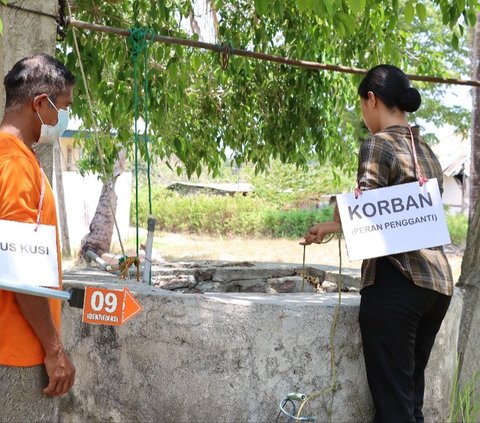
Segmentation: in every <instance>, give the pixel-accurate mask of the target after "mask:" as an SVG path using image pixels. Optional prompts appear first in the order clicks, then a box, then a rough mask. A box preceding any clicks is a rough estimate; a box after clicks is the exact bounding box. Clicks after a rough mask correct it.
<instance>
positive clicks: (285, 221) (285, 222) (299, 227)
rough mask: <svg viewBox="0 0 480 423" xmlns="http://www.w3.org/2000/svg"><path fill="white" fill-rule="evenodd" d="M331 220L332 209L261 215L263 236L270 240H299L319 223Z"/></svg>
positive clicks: (279, 211) (269, 212)
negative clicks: (270, 238)
mask: <svg viewBox="0 0 480 423" xmlns="http://www.w3.org/2000/svg"><path fill="white" fill-rule="evenodd" d="M332 219H333V209H332V208H331V207H324V208H321V209H319V210H272V211H266V212H264V213H263V235H265V236H269V237H272V238H300V237H302V236H304V235H305V233H307V231H308V229H309V228H311V227H312V226H313V225H315V224H316V223H319V222H326V221H329V220H332Z"/></svg>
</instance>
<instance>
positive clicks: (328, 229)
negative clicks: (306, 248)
mask: <svg viewBox="0 0 480 423" xmlns="http://www.w3.org/2000/svg"><path fill="white" fill-rule="evenodd" d="M339 229H340V223H339V222H323V223H317V224H316V225H314V226H312V227H311V228H310V230H309V231H308V233H307V234H306V235H305V240H304V241H302V242H300V245H310V244H320V243H321V242H322V240H323V238H325V235H328V234H331V233H333V232H337V231H338V230H339Z"/></svg>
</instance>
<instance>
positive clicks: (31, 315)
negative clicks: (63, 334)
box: [15, 293, 75, 396]
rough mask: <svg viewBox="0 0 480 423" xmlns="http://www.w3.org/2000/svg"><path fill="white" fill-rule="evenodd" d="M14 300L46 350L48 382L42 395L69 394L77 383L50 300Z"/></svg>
mask: <svg viewBox="0 0 480 423" xmlns="http://www.w3.org/2000/svg"><path fill="white" fill-rule="evenodd" d="M15 297H16V299H17V303H18V306H19V307H20V310H21V311H22V314H23V315H24V317H25V319H27V321H28V323H29V324H30V326H31V327H32V329H33V331H34V332H35V335H37V337H38V339H39V340H40V343H41V344H42V346H43V349H44V350H45V368H46V371H47V375H48V380H49V381H48V386H47V387H46V388H45V389H44V390H43V392H44V393H45V394H48V395H52V396H57V395H63V394H66V393H67V392H68V391H69V390H70V388H71V387H72V386H73V383H74V381H75V367H74V366H73V364H72V362H71V361H70V359H69V357H68V355H67V353H66V352H65V351H64V349H63V346H62V343H61V341H60V336H59V335H58V332H57V329H56V327H55V324H54V323H53V319H52V315H51V312H50V305H49V302H48V299H47V298H43V297H37V296H33V295H27V294H18V293H16V294H15Z"/></svg>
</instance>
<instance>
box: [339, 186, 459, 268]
mask: <svg viewBox="0 0 480 423" xmlns="http://www.w3.org/2000/svg"><path fill="white" fill-rule="evenodd" d="M337 204H338V211H339V212H340V218H341V220H342V229H343V233H344V235H345V243H346V246H347V252H348V258H349V259H350V260H360V259H367V258H373V257H381V256H385V255H389V254H397V253H402V252H406V251H414V250H418V249H421V248H429V247H436V246H439V245H445V244H450V242H451V241H450V235H449V233H448V227H447V223H446V220H445V212H444V210H443V203H442V197H441V195H440V190H439V188H438V182H437V179H436V178H433V179H430V180H429V181H428V182H427V183H425V184H423V186H420V184H419V183H418V182H411V183H408V184H402V185H394V186H391V187H386V188H378V189H373V190H368V191H363V193H362V195H360V196H359V198H358V199H356V198H355V195H354V194H353V193H352V194H341V195H337Z"/></svg>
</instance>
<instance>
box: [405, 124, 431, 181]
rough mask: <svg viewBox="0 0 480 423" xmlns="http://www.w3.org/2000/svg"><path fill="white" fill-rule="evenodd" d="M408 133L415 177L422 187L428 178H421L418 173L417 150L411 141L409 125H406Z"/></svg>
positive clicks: (411, 133) (420, 174)
mask: <svg viewBox="0 0 480 423" xmlns="http://www.w3.org/2000/svg"><path fill="white" fill-rule="evenodd" d="M408 131H409V132H410V141H411V143H412V155H413V164H414V167H415V177H416V178H417V180H418V182H419V183H420V186H423V184H425V183H427V182H428V178H427V177H426V176H423V175H422V173H421V171H420V166H419V165H418V159H417V150H416V148H415V141H414V139H413V132H412V128H411V127H410V125H408Z"/></svg>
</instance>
